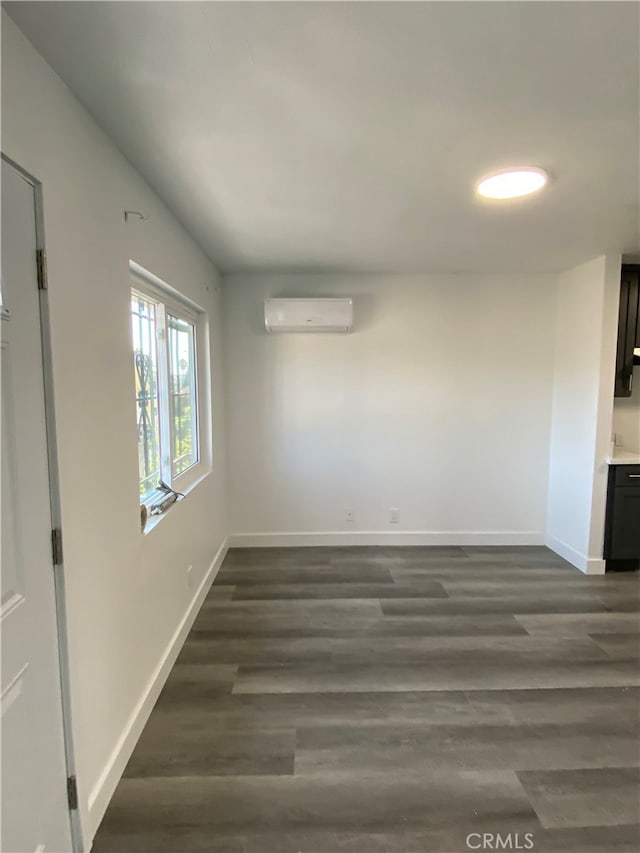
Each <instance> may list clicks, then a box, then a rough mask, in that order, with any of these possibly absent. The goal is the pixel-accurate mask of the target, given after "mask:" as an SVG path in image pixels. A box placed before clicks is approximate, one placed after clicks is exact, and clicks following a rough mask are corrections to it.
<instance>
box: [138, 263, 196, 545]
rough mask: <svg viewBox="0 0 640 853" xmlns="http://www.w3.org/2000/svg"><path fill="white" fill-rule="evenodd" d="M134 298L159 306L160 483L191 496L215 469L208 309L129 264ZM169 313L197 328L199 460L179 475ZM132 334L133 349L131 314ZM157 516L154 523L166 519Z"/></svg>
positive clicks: (155, 496) (150, 498)
mask: <svg viewBox="0 0 640 853" xmlns="http://www.w3.org/2000/svg"><path fill="white" fill-rule="evenodd" d="M129 273H130V275H129V278H130V288H129V292H130V295H133V294H134V293H139V294H140V295H141V296H143V297H144V298H145V299H147V300H149V301H151V302H153V303H154V304H155V306H156V360H157V369H158V418H159V443H160V478H161V479H162V480H163V481H164V482H165V483H166V484H167V485H168V486H170V487H171V488H172V489H174V490H175V491H176V492H179V493H181V494H184V495H186V494H188V493H189V492H190V491H191V490H192V489H193V488H195V486H197V484H198V483H199V482H200V481H201V480H202V479H204V477H206V476H207V474H208V473H209V471H210V470H211V448H210V441H208V440H207V438H209V439H210V436H211V418H210V416H208V406H207V400H208V398H209V393H208V384H209V383H208V376H209V371H208V369H207V364H208V352H209V346H208V322H207V315H206V312H205V311H204V309H202V308H201V307H200V306H198V305H196V304H195V303H194V302H192V301H191V300H190V299H188V298H187V297H185V296H183V295H182V294H181V293H179V292H178V291H177V290H175V289H174V288H172V287H171V286H170V285H167V284H166V283H165V282H163V281H161V280H160V279H159V278H157V277H156V276H154V275H153V274H152V273H150V272H148V271H147V270H145V269H143V268H142V267H140V266H139V265H138V264H136V263H134V262H133V261H131V262H130V263H129ZM167 314H171V315H172V316H175V317H177V318H178V319H180V320H185V321H186V322H188V323H190V324H191V325H192V326H193V329H194V379H195V386H196V393H195V402H196V434H197V440H196V450H197V457H198V458H197V460H196V461H195V462H193V463H192V464H191V465H190V466H189V467H188V468H187V469H186V470H185V471H183V472H182V473H180V474H178V475H176V476H174V475H173V470H172V459H171V457H172V451H171V447H172V443H171V418H172V414H173V413H172V411H171V407H172V403H171V395H170V391H169V347H168V341H167V339H166V335H167V332H168V323H167ZM129 333H130V335H131V341H132V347H133V332H132V329H131V313H130V312H129ZM137 482H138V485H139V484H140V471H139V470H138V471H137ZM159 497H161V493H160V492H158V491H155V492H152V493H150V494H149V495H147V497H146V498H145V499H144V501H142V502H143V503H144V504H145V505H146V506H147V507H148V508H150V507H151V505H152V504H154V503H157V502H158V500H159ZM162 517H163V515H159V516H154V517H152V518H153V519H159V518H162ZM153 526H154V524H153V521H152V520H150V522H149V523H148V524H147V526H146V528H145V532H148V531H149V529H152V528H153Z"/></svg>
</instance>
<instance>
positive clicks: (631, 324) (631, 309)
mask: <svg viewBox="0 0 640 853" xmlns="http://www.w3.org/2000/svg"><path fill="white" fill-rule="evenodd" d="M639 276H640V264H623V266H622V276H621V279H620V314H619V317H618V351H617V354H616V386H615V396H616V397H630V396H631V386H632V382H633V350H634V347H637V346H640V320H639V316H640V285H639V284H638V278H639Z"/></svg>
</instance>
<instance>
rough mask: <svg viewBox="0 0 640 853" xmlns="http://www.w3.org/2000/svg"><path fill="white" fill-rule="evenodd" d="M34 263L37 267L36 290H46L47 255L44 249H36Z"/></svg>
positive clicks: (47, 284) (47, 283) (47, 285)
mask: <svg viewBox="0 0 640 853" xmlns="http://www.w3.org/2000/svg"><path fill="white" fill-rule="evenodd" d="M36 262H37V265H38V290H47V289H48V287H49V282H48V280H47V253H46V252H45V250H44V249H36Z"/></svg>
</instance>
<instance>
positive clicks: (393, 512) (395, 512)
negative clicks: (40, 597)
mask: <svg viewBox="0 0 640 853" xmlns="http://www.w3.org/2000/svg"><path fill="white" fill-rule="evenodd" d="M389 524H400V510H399V509H398V507H397V506H392V507H389Z"/></svg>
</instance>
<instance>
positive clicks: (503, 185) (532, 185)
mask: <svg viewBox="0 0 640 853" xmlns="http://www.w3.org/2000/svg"><path fill="white" fill-rule="evenodd" d="M548 180H549V175H548V174H547V173H546V172H545V170H544V169H538V168H537V167H535V166H518V167H516V168H513V169H503V170H501V171H500V172H494V173H493V174H491V175H487V177H486V178H482V179H481V180H480V181H478V183H477V185H476V192H477V193H478V195H481V196H482V197H483V198H496V199H506V198H520V197H521V196H523V195H531V193H535V192H538V190H541V189H542V188H543V187H544V186H545V184H546V183H547V181H548Z"/></svg>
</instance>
